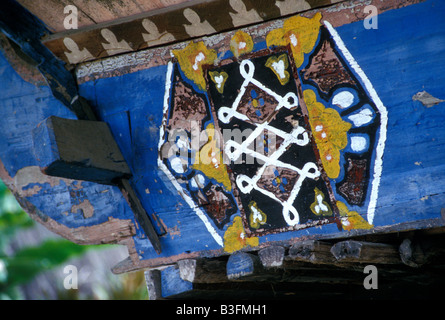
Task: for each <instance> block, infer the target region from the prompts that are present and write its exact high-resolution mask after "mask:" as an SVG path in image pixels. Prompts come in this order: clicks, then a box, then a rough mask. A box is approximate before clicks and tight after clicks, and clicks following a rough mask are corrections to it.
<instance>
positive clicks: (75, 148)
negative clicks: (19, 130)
mask: <svg viewBox="0 0 445 320" xmlns="http://www.w3.org/2000/svg"><path fill="white" fill-rule="evenodd" d="M33 137H34V151H35V153H36V155H37V156H38V158H39V159H40V161H41V162H40V166H41V168H42V170H43V172H44V173H45V174H47V175H50V176H57V177H64V178H68V179H76V180H87V181H93V182H98V183H102V184H113V183H114V181H116V180H117V179H120V178H128V177H130V176H131V171H130V168H129V167H128V165H127V163H126V162H125V159H124V158H123V156H122V153H121V152H120V150H119V147H118V146H117V144H116V142H115V140H114V138H113V136H112V135H111V132H110V129H109V127H108V124H107V123H105V122H99V121H88V120H71V119H63V118H59V117H55V116H51V117H49V118H48V119H46V120H45V121H43V122H42V123H40V124H39V125H38V126H37V128H36V129H35V130H34V135H33Z"/></svg>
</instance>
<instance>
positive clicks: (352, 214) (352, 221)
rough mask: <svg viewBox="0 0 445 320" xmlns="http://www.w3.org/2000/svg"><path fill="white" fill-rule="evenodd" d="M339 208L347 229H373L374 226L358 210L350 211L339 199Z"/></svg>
mask: <svg viewBox="0 0 445 320" xmlns="http://www.w3.org/2000/svg"><path fill="white" fill-rule="evenodd" d="M337 208H338V210H339V211H340V217H341V223H342V225H343V228H344V229H345V230H353V229H371V228H373V227H374V226H373V225H372V224H369V223H368V222H367V221H366V220H365V219H363V218H362V216H361V215H360V214H359V213H358V212H356V211H349V209H348V207H347V206H346V204H344V203H343V202H341V201H337Z"/></svg>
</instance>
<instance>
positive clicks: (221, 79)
mask: <svg viewBox="0 0 445 320" xmlns="http://www.w3.org/2000/svg"><path fill="white" fill-rule="evenodd" d="M209 75H210V79H212V81H213V82H214V83H215V86H216V90H218V92H219V93H223V92H224V85H225V83H226V81H227V78H229V75H228V74H227V73H226V72H224V71H222V72H221V73H220V72H218V71H210V72H209Z"/></svg>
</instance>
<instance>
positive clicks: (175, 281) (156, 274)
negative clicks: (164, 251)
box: [145, 265, 193, 300]
mask: <svg viewBox="0 0 445 320" xmlns="http://www.w3.org/2000/svg"><path fill="white" fill-rule="evenodd" d="M145 281H146V283H147V288H148V298H149V299H150V300H162V299H164V298H167V297H170V296H175V295H178V294H181V293H184V292H188V291H191V290H193V284H192V283H191V282H189V281H185V280H183V279H181V277H180V272H179V268H178V266H176V265H174V266H167V267H165V268H161V269H150V270H147V271H145Z"/></svg>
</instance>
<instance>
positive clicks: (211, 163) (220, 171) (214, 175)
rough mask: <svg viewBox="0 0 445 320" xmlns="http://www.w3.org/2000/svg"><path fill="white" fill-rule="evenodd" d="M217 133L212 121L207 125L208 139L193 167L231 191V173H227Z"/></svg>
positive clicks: (196, 157) (197, 155) (198, 153)
mask: <svg viewBox="0 0 445 320" xmlns="http://www.w3.org/2000/svg"><path fill="white" fill-rule="evenodd" d="M215 133H216V131H215V127H214V126H213V124H212V123H210V124H209V125H207V127H206V134H207V137H208V141H207V143H206V144H205V145H204V146H203V147H202V148H201V150H199V152H197V154H196V156H195V162H194V163H193V165H192V168H193V169H196V170H200V171H201V172H202V173H204V174H205V175H206V176H207V177H209V178H211V179H215V180H216V181H218V182H219V183H222V184H223V185H224V187H225V188H226V190H228V191H231V190H232V184H231V182H230V179H229V174H228V173H227V167H226V165H225V164H224V163H223V155H222V152H221V150H220V149H219V148H218V144H217V139H215Z"/></svg>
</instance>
